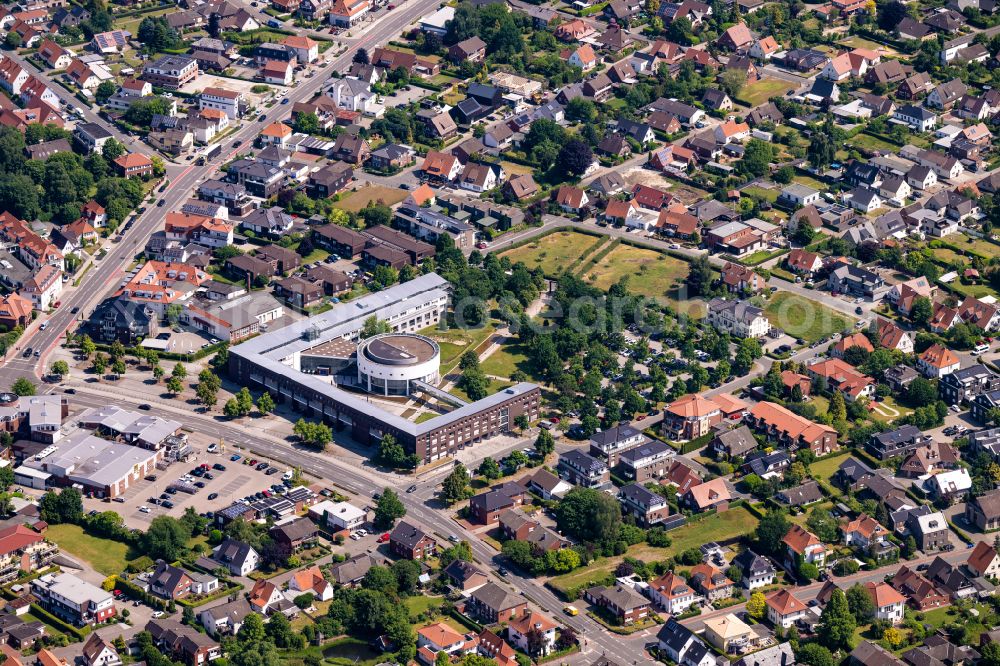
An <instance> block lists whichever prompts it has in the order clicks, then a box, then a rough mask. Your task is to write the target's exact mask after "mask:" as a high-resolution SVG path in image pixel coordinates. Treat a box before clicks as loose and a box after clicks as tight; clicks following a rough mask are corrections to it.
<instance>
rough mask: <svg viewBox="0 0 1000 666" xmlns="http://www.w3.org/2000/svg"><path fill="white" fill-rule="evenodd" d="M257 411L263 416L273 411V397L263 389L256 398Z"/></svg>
mask: <svg viewBox="0 0 1000 666" xmlns="http://www.w3.org/2000/svg"><path fill="white" fill-rule="evenodd" d="M257 411H258V412H260V413H261V415H263V416H266V415H268V414H270V413H271V412H273V411H274V398H272V397H271V394H270V393H268V392H267V391H264V393H262V394H261V396H260V397H259V398H257Z"/></svg>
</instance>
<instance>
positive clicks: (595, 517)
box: [556, 488, 622, 546]
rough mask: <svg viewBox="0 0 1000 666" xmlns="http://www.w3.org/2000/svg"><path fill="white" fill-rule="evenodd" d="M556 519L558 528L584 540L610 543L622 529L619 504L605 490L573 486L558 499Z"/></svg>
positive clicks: (594, 543) (588, 542) (594, 542)
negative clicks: (560, 499) (559, 500)
mask: <svg viewBox="0 0 1000 666" xmlns="http://www.w3.org/2000/svg"><path fill="white" fill-rule="evenodd" d="M556 522H557V524H558V525H559V529H561V530H563V531H565V532H566V533H568V534H570V535H572V536H575V537H576V538H577V539H579V540H580V541H582V542H584V543H586V544H592V545H599V546H610V545H611V544H612V543H613V542H614V541H617V539H618V536H619V532H620V530H621V522H622V514H621V506H620V505H619V503H618V501H617V500H616V499H615V498H614V497H612V496H611V495H608V494H607V493H605V492H602V491H599V490H595V489H593V488H573V489H572V490H570V491H569V492H568V493H566V495H565V496H564V497H563V499H562V501H561V502H560V503H559V506H558V507H557V509H556Z"/></svg>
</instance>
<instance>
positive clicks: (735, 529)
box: [549, 507, 760, 590]
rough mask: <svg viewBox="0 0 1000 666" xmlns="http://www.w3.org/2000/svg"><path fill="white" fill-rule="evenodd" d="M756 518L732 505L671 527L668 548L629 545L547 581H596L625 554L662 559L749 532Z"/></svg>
mask: <svg viewBox="0 0 1000 666" xmlns="http://www.w3.org/2000/svg"><path fill="white" fill-rule="evenodd" d="M758 522H760V521H758V520H757V518H756V517H754V515H753V514H751V513H750V512H749V511H747V510H746V509H744V508H743V507H736V508H733V509H730V510H729V511H724V512H723V513H717V514H714V515H712V516H709V517H708V518H705V519H704V520H699V521H697V522H695V523H692V524H689V525H685V526H684V527H680V528H678V529H676V530H673V531H671V532H670V537H671V539H673V544H671V545H670V547H668V548H654V547H652V546H649V545H647V544H639V545H636V546H632V547H631V548H629V549H628V552H627V553H626V554H625V555H623V556H620V557H607V558H602V559H599V560H597V561H596V562H594V563H593V564H591V565H590V566H588V567H583V568H580V569H577V570H576V571H571V572H570V573H568V574H563V575H561V576H556V577H555V578H553V579H552V580H550V581H549V584H550V585H552V586H553V587H555V588H556V589H558V590H568V589H571V588H574V587H578V586H580V585H585V584H586V583H588V582H589V581H594V582H596V581H598V580H600V579H602V578H604V577H605V576H606V575H608V574H609V573H611V572H612V571H614V570H615V567H617V566H618V564H619V563H620V562H621V561H622V560H623V559H624V558H625V557H626V556H628V557H634V558H636V559H639V560H643V561H645V562H655V561H658V560H664V559H666V558H668V557H671V556H672V555H675V554H676V553H680V552H683V551H685V550H688V549H689V548H698V547H699V546H701V545H702V544H705V543H707V542H709V541H727V540H729V539H734V538H736V537H738V536H740V535H741V534H746V533H749V532H752V531H753V530H755V529H756V528H757V523H758Z"/></svg>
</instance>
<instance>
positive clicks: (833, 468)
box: [809, 452, 851, 483]
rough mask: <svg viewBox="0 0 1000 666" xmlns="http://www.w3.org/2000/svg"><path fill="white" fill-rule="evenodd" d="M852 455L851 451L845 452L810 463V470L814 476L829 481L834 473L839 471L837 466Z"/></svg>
mask: <svg viewBox="0 0 1000 666" xmlns="http://www.w3.org/2000/svg"><path fill="white" fill-rule="evenodd" d="M850 457H851V454H850V453H849V452H844V453H842V454H840V455H836V456H831V457H829V458H826V459H825V460H819V461H817V462H814V463H812V464H811V465H809V471H810V472H811V473H812V475H813V477H814V478H816V479H820V480H821V481H826V482H827V483H829V482H830V479H831V478H832V477H833V475H834V474H836V473H837V468H838V467H840V464H841V463H842V462H844V461H845V460H847V459H848V458H850Z"/></svg>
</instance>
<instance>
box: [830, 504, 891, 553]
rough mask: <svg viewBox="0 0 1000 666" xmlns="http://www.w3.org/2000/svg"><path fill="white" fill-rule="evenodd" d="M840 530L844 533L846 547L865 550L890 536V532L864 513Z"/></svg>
mask: <svg viewBox="0 0 1000 666" xmlns="http://www.w3.org/2000/svg"><path fill="white" fill-rule="evenodd" d="M840 530H841V532H843V535H844V544H845V545H847V546H856V547H858V548H861V549H864V550H867V549H868V548H869V547H870V546H871V545H872V544H874V543H877V542H879V541H882V540H884V539H885V538H886V537H887V536H888V534H889V531H888V530H886V529H885V528H884V527H882V525H881V524H880V523H879V522H878V521H877V520H875V519H874V518H872V517H871V516H869V515H868V514H867V513H862V514H861V515H859V516H858V517H857V518H855V519H854V520H851V521H849V522H848V523H846V524H845V525H842V526H841V528H840Z"/></svg>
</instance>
